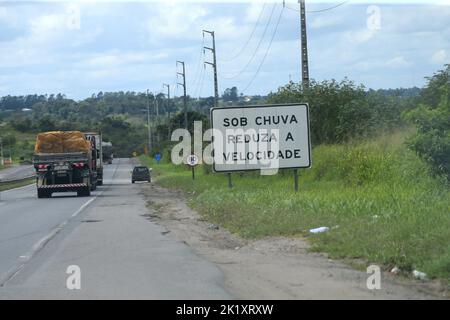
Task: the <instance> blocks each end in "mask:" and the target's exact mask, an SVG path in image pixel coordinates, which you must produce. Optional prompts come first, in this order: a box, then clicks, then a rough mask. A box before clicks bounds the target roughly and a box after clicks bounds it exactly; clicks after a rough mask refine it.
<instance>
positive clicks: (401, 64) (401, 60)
mask: <svg viewBox="0 0 450 320" xmlns="http://www.w3.org/2000/svg"><path fill="white" fill-rule="evenodd" d="M385 66H387V67H390V68H405V67H409V66H411V62H409V61H407V60H406V59H405V57H403V56H398V57H395V58H392V59H390V60H388V61H387V62H386V63H385Z"/></svg>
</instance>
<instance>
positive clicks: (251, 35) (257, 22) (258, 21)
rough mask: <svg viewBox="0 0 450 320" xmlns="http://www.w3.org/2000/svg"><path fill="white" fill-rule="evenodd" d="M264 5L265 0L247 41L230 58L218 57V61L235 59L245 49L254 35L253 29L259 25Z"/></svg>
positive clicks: (265, 3)
mask: <svg viewBox="0 0 450 320" xmlns="http://www.w3.org/2000/svg"><path fill="white" fill-rule="evenodd" d="M266 5H267V2H264V4H263V7H262V8H261V11H260V13H259V15H258V18H257V20H256V22H255V25H254V26H253V30H252V32H251V33H250V35H249V37H248V38H247V41H246V42H245V43H244V45H243V46H242V47H241V49H240V50H239V51H238V53H236V54H234V55H233V56H232V57H231V58H228V59H220V60H219V61H221V62H230V61H233V60H235V59H236V58H237V57H239V56H240V55H241V54H242V53H243V52H244V51H245V49H247V46H248V44H249V43H250V41H251V40H252V39H253V36H254V34H255V31H256V29H257V27H258V26H259V23H260V21H261V18H262V16H263V13H264V10H265V8H266Z"/></svg>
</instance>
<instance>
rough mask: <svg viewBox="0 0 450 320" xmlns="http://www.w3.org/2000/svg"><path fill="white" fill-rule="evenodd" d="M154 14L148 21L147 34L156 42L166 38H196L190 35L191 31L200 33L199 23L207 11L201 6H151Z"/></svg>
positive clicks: (196, 35)
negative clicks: (196, 30) (195, 30)
mask: <svg viewBox="0 0 450 320" xmlns="http://www.w3.org/2000/svg"><path fill="white" fill-rule="evenodd" d="M151 11H153V12H154V14H153V15H152V17H151V18H150V19H149V20H148V25H147V27H148V32H149V34H150V36H151V37H153V38H154V39H157V40H161V39H167V38H185V39H186V38H188V39H190V38H192V37H196V38H198V37H199V35H198V34H192V31H193V29H195V28H197V29H199V30H198V31H201V29H200V28H201V27H200V26H201V25H202V23H201V22H200V21H201V20H202V19H204V18H205V17H206V15H207V14H208V11H207V10H206V9H205V8H204V7H203V6H201V5H186V4H178V5H175V4H159V3H158V4H152V5H151Z"/></svg>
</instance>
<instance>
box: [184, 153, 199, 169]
mask: <svg viewBox="0 0 450 320" xmlns="http://www.w3.org/2000/svg"><path fill="white" fill-rule="evenodd" d="M198 161H199V160H198V157H197V156H196V155H195V154H191V155H188V156H187V159H186V163H187V164H188V165H189V166H191V167H195V166H196V165H198Z"/></svg>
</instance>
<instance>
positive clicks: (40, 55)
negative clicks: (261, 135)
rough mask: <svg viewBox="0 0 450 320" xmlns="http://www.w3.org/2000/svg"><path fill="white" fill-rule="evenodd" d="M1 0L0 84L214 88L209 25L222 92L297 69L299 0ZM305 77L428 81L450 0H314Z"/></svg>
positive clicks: (442, 44)
mask: <svg viewBox="0 0 450 320" xmlns="http://www.w3.org/2000/svg"><path fill="white" fill-rule="evenodd" d="M282 3H283V1H282V0H281V1H274V0H272V1H267V2H264V1H252V2H249V1H247V2H245V1H238V0H229V1H211V0H210V1H190V2H188V1H181V0H180V1H176V0H172V1H170V0H169V1H167V0H166V1H133V2H130V1H117V0H116V1H95V2H94V1H87V0H86V1H72V2H65V1H20V0H19V1H3V0H0V96H5V95H25V94H34V93H37V94H46V93H47V94H50V93H63V94H65V95H66V96H67V97H69V98H73V99H77V100H80V99H84V98H86V97H89V96H91V95H92V94H93V93H97V92H100V91H103V92H107V91H140V92H143V91H145V90H147V89H148V90H150V91H151V92H154V93H159V92H166V89H165V88H164V87H163V84H164V83H166V84H169V85H170V87H171V94H172V96H173V95H177V96H179V95H181V94H182V91H183V90H182V87H181V86H179V85H176V84H177V82H181V77H180V76H178V79H177V72H181V68H178V69H177V65H176V61H177V60H179V61H184V62H185V65H186V88H187V93H188V94H189V95H191V96H193V97H199V96H211V95H213V94H214V86H213V70H212V68H211V66H209V65H206V66H204V64H203V62H204V61H212V55H211V53H210V52H209V51H208V50H206V51H205V52H203V47H204V46H208V47H211V46H212V42H211V40H212V38H211V36H209V35H208V34H205V36H204V37H203V35H202V30H204V29H205V30H214V32H215V41H216V49H217V50H216V52H217V68H218V83H219V92H220V93H222V92H223V91H224V90H225V89H226V88H230V87H232V86H236V87H237V88H238V90H239V92H240V93H241V92H242V93H244V94H246V95H254V94H263V95H265V94H267V93H269V92H271V91H276V90H277V88H278V87H280V86H283V85H285V84H286V83H288V81H289V80H290V79H291V80H293V81H295V82H297V81H299V80H300V76H301V73H300V40H299V39H300V23H299V12H298V10H299V5H298V3H297V1H296V0H286V5H285V6H284V7H283V4H282ZM306 6H307V32H308V53H309V67H310V77H311V78H312V79H315V80H317V81H321V80H327V79H336V80H342V79H344V78H345V77H347V78H348V79H350V80H353V81H355V83H357V84H363V85H364V86H365V87H367V88H373V89H379V88H400V87H405V88H406V87H413V86H418V87H422V86H424V85H425V83H426V80H425V77H426V76H430V75H432V74H433V73H434V72H436V71H438V70H439V69H442V68H443V66H444V64H446V63H450V1H449V0H436V1H415V0H410V1H381V0H379V1H374V2H370V1H361V0H353V1H352V0H349V1H345V2H344V1H340V2H323V1H312V0H310V1H308V0H306Z"/></svg>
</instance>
